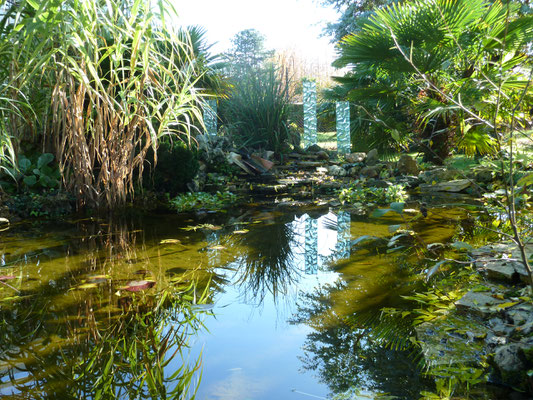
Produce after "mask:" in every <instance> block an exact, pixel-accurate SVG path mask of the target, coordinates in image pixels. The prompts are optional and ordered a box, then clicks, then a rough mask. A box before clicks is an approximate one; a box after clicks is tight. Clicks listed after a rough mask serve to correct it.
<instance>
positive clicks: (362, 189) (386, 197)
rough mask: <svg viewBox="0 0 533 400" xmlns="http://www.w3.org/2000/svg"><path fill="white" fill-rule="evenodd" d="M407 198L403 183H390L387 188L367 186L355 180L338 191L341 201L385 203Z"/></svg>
mask: <svg viewBox="0 0 533 400" xmlns="http://www.w3.org/2000/svg"><path fill="white" fill-rule="evenodd" d="M406 198H407V193H405V187H404V186H403V185H391V186H389V187H387V188H378V187H368V186H366V185H365V184H364V183H362V182H360V181H355V182H354V183H352V185H351V186H350V187H348V188H346V189H342V190H341V192H340V193H339V200H340V201H341V202H342V203H351V204H353V203H363V204H365V203H374V204H380V205H386V204H389V203H394V202H402V201H405V199H406Z"/></svg>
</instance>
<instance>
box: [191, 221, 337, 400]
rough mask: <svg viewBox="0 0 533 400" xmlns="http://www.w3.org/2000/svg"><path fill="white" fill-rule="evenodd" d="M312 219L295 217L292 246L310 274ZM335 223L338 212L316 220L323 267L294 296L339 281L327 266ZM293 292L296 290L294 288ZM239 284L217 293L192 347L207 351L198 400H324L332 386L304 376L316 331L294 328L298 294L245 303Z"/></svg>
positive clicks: (299, 284) (299, 265)
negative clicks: (308, 228)
mask: <svg viewBox="0 0 533 400" xmlns="http://www.w3.org/2000/svg"><path fill="white" fill-rule="evenodd" d="M308 218H309V216H307V215H304V216H302V217H301V218H295V220H294V221H293V223H292V226H293V229H294V232H295V236H294V242H293V243H292V249H293V265H292V266H293V267H294V268H296V269H298V270H299V271H301V272H304V270H305V254H304V249H305V225H306V220H307V219H308ZM325 221H330V222H331V221H333V222H335V221H336V216H335V214H332V213H330V214H328V215H326V216H322V217H321V218H319V220H318V221H317V222H318V223H317V235H316V237H317V243H316V246H317V249H316V250H317V254H318V264H319V265H318V268H317V272H316V274H314V275H305V274H303V273H301V274H299V276H300V277H299V279H298V282H297V283H296V284H295V285H293V286H295V287H293V288H290V289H289V293H297V291H311V290H313V288H315V287H316V286H317V285H323V284H326V283H332V282H334V281H335V280H336V279H337V277H338V275H337V274H336V273H334V272H330V271H328V270H327V268H325V265H324V261H323V259H324V258H326V257H330V256H331V255H332V254H333V252H334V250H335V248H336V245H337V232H336V231H335V230H332V229H327V228H326V227H325V224H324V222H325ZM291 289H292V290H291ZM244 298H245V297H244V296H242V294H241V293H239V287H238V286H228V287H227V288H225V292H224V293H217V294H216V305H215V307H214V314H215V317H212V318H208V319H207V320H206V321H205V325H206V328H207V330H208V331H209V333H205V334H203V335H201V336H200V337H199V338H198V339H197V341H196V343H195V345H194V348H193V351H194V352H196V354H197V353H198V352H199V351H200V350H202V352H203V357H202V358H203V373H202V381H201V384H200V388H199V391H198V394H197V397H196V398H197V399H201V400H203V399H220V400H222V399H228V400H229V399H232V400H240V399H242V400H245V399H246V400H248V399H254V400H259V399H306V398H325V396H326V395H327V393H328V388H327V387H326V386H325V385H322V384H320V383H318V382H317V380H316V378H315V377H314V376H313V375H312V373H309V372H306V373H305V374H304V373H302V372H300V370H301V363H300V361H299V360H298V357H299V356H302V355H303V352H302V350H301V347H302V345H303V343H304V341H305V338H306V336H307V334H309V333H310V332H311V329H310V328H308V327H307V326H305V325H289V324H288V323H287V322H286V320H287V319H288V318H289V317H290V316H291V314H292V313H293V312H295V311H296V310H295V300H296V298H297V297H296V296H290V295H289V296H288V297H287V298H286V299H281V301H277V302H276V301H274V299H273V298H272V296H271V295H270V294H269V295H267V296H266V297H265V299H264V301H263V304H261V305H257V304H246V302H245V299H244Z"/></svg>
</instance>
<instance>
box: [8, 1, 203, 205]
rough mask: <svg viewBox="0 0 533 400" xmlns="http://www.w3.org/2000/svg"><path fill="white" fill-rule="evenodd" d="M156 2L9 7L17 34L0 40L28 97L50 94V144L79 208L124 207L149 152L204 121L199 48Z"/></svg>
mask: <svg viewBox="0 0 533 400" xmlns="http://www.w3.org/2000/svg"><path fill="white" fill-rule="evenodd" d="M153 3H154V2H150V1H148V0H134V1H127V2H126V1H121V0H107V1H106V2H101V1H98V0H85V1H76V0H70V1H59V0H44V1H41V2H37V1H34V0H26V1H20V2H17V3H14V4H13V5H12V7H14V8H15V12H14V13H12V14H11V15H12V20H13V23H12V25H11V30H5V31H4V32H5V34H4V36H3V37H2V39H3V43H4V44H5V43H9V45H10V47H9V48H10V49H11V50H10V52H9V57H8V61H9V65H10V68H9V71H10V76H9V79H10V80H11V81H12V82H13V84H14V85H16V86H17V89H18V90H19V92H21V93H31V91H32V88H33V87H35V86H39V87H45V88H49V91H48V93H47V96H48V100H49V103H48V104H49V106H48V110H47V113H46V115H45V117H47V118H49V119H48V120H47V124H46V125H45V126H43V129H44V135H45V142H47V143H48V144H49V145H50V146H52V147H53V148H54V149H55V153H56V158H57V160H58V163H59V168H60V171H61V175H62V177H63V184H64V186H65V187H66V188H67V189H68V190H69V191H71V192H73V193H74V194H75V195H76V197H77V199H78V204H79V206H86V205H88V206H91V207H97V208H114V207H116V206H120V205H122V204H124V203H125V201H126V199H127V197H128V196H130V195H132V194H133V188H134V177H135V176H138V177H142V172H143V168H144V161H145V157H146V155H147V152H148V150H149V149H150V148H153V149H154V150H155V149H157V145H158V141H159V140H160V139H161V138H162V137H163V136H165V135H176V134H179V135H185V136H187V137H188V136H189V135H190V133H191V130H192V129H193V128H192V123H193V122H194V121H201V120H202V118H201V111H200V110H199V107H198V106H199V100H200V99H199V95H198V94H197V91H196V90H195V89H194V84H195V79H196V78H195V71H194V69H193V67H191V63H190V62H188V61H189V58H190V57H191V56H192V50H191V48H190V46H189V44H188V43H187V42H185V41H182V40H181V41H180V40H179V39H178V36H177V35H175V34H173V33H172V32H171V31H169V30H168V29H167V24H166V18H168V14H169V13H170V12H171V11H172V10H173V8H172V6H171V4H170V3H169V2H167V1H166V0H157V1H156V2H155V7H154V4H153ZM156 10H157V11H156ZM4 78H5V77H4ZM39 118H42V116H37V115H36V116H35V118H34V119H35V120H38V119H39ZM26 123H27V124H32V123H34V121H32V120H31V119H30V120H28V121H26ZM35 123H37V122H35Z"/></svg>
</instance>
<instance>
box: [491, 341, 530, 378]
mask: <svg viewBox="0 0 533 400" xmlns="http://www.w3.org/2000/svg"><path fill="white" fill-rule="evenodd" d="M524 358H525V357H524V350H523V349H522V346H521V345H518V344H514V343H513V344H506V345H504V346H500V347H498V348H497V349H496V351H495V353H494V363H495V364H496V366H497V367H498V369H499V370H500V371H502V372H515V371H520V370H521V369H524V368H525V363H524Z"/></svg>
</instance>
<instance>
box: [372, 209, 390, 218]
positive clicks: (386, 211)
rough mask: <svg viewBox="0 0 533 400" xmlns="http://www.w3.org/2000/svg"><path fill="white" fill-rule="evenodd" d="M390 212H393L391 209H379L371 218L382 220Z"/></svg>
mask: <svg viewBox="0 0 533 400" xmlns="http://www.w3.org/2000/svg"><path fill="white" fill-rule="evenodd" d="M389 211H392V210H391V209H390V208H377V209H375V210H374V211H373V212H372V214H371V215H370V216H371V217H374V218H381V217H383V216H384V215H385V214H387V213H388V212H389Z"/></svg>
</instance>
